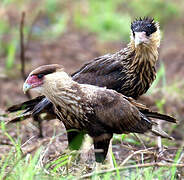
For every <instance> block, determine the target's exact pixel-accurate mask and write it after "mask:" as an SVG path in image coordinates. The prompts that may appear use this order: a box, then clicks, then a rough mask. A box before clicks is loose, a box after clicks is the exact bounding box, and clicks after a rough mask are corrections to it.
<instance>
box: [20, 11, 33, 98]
mask: <svg viewBox="0 0 184 180" xmlns="http://www.w3.org/2000/svg"><path fill="white" fill-rule="evenodd" d="M24 19H25V12H22V15H21V21H20V61H21V75H22V78H23V80H25V79H26V73H25V47H24ZM26 96H27V98H29V99H30V98H31V95H30V93H29V92H27V93H26Z"/></svg>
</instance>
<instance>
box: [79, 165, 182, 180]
mask: <svg viewBox="0 0 184 180" xmlns="http://www.w3.org/2000/svg"><path fill="white" fill-rule="evenodd" d="M173 166H175V167H177V168H183V167H184V164H171V163H161V162H154V163H145V164H137V165H130V166H123V167H118V168H113V169H107V170H102V171H99V172H92V173H89V174H86V175H83V176H81V177H79V178H78V179H84V178H89V177H92V176H95V175H102V174H105V173H112V172H116V171H117V170H118V171H123V170H126V169H136V168H146V167H173Z"/></svg>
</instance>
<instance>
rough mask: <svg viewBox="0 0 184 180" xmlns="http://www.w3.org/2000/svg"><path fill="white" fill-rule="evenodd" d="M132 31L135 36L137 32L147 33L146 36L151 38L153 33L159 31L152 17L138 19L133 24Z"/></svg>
mask: <svg viewBox="0 0 184 180" xmlns="http://www.w3.org/2000/svg"><path fill="white" fill-rule="evenodd" d="M131 29H132V32H133V34H134V33H135V32H142V31H144V32H146V35H147V36H149V35H151V34H152V33H154V32H156V31H157V26H156V23H155V22H154V19H153V18H150V17H144V18H141V17H140V18H136V19H135V20H134V21H133V22H132V23H131Z"/></svg>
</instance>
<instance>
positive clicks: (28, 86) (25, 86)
mask: <svg viewBox="0 0 184 180" xmlns="http://www.w3.org/2000/svg"><path fill="white" fill-rule="evenodd" d="M31 88H32V86H31V85H30V84H28V83H27V82H25V83H24V85H23V92H24V94H26V92H27V91H28V90H29V89H31Z"/></svg>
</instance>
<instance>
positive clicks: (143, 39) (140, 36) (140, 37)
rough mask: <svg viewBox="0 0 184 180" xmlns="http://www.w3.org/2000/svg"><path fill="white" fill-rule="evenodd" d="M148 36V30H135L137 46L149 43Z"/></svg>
mask: <svg viewBox="0 0 184 180" xmlns="http://www.w3.org/2000/svg"><path fill="white" fill-rule="evenodd" d="M148 41H149V40H148V37H147V36H146V32H144V31H143V32H135V47H137V45H139V44H142V43H148Z"/></svg>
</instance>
